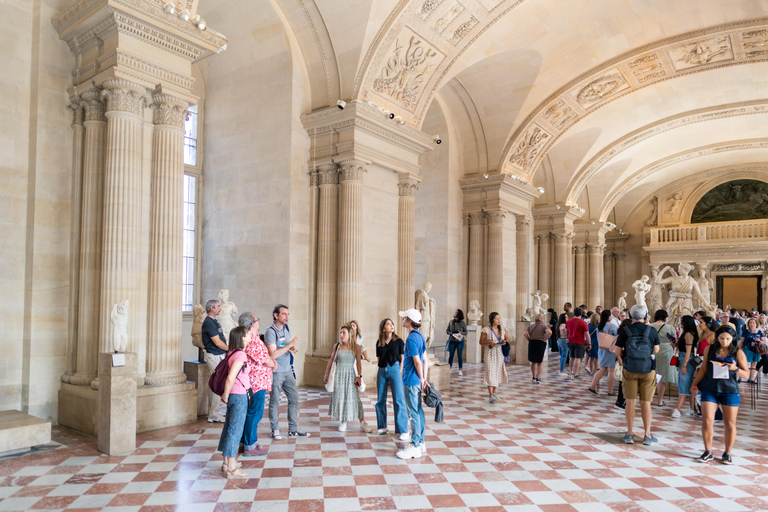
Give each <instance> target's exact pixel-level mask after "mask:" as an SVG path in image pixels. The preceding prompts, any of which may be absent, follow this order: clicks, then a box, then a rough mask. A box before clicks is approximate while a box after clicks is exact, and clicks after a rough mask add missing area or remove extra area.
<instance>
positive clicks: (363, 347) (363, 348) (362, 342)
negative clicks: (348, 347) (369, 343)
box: [357, 336, 365, 354]
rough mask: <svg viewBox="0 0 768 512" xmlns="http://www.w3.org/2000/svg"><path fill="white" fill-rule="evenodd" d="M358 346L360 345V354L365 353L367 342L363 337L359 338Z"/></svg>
mask: <svg viewBox="0 0 768 512" xmlns="http://www.w3.org/2000/svg"><path fill="white" fill-rule="evenodd" d="M357 344H358V345H360V353H361V354H362V353H363V352H365V342H364V341H363V337H362V336H358V337H357Z"/></svg>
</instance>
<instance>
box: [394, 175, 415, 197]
mask: <svg viewBox="0 0 768 512" xmlns="http://www.w3.org/2000/svg"><path fill="white" fill-rule="evenodd" d="M417 190H419V184H418V183H417V182H416V180H410V179H405V180H401V181H400V182H399V183H398V184H397V195H399V196H400V197H416V191H417Z"/></svg>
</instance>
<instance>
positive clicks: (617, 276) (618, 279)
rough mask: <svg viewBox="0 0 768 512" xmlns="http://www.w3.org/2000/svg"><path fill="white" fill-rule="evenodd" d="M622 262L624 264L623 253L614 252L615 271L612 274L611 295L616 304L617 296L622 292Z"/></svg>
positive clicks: (623, 290)
mask: <svg viewBox="0 0 768 512" xmlns="http://www.w3.org/2000/svg"><path fill="white" fill-rule="evenodd" d="M624 264H625V255H624V254H616V267H615V268H616V271H615V273H614V275H613V286H614V292H613V297H614V301H615V304H613V305H614V306H616V305H617V304H618V302H619V297H620V296H621V294H622V293H624V292H625V291H627V290H625V289H624Z"/></svg>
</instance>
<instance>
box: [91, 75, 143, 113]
mask: <svg viewBox="0 0 768 512" xmlns="http://www.w3.org/2000/svg"><path fill="white" fill-rule="evenodd" d="M103 86H104V89H103V90H102V91H101V97H102V98H103V99H105V100H106V102H107V112H128V113H130V114H135V115H137V116H139V117H141V116H142V115H143V114H144V107H145V106H146V104H147V95H146V90H145V89H144V88H143V87H141V86H139V85H136V84H134V83H132V82H129V81H128V80H123V79H121V78H111V79H109V80H107V81H106V82H104V84H103Z"/></svg>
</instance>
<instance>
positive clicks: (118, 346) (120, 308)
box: [109, 300, 128, 352]
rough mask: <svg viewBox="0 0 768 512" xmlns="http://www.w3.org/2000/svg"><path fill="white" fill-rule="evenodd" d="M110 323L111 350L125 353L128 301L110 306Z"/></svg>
mask: <svg viewBox="0 0 768 512" xmlns="http://www.w3.org/2000/svg"><path fill="white" fill-rule="evenodd" d="M109 318H110V320H111V321H112V349H113V350H114V351H115V352H125V349H126V348H128V301H127V300H124V301H122V302H118V303H117V304H115V305H114V306H112V312H111V313H110V315H109Z"/></svg>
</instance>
